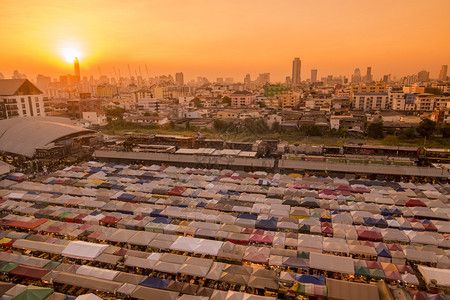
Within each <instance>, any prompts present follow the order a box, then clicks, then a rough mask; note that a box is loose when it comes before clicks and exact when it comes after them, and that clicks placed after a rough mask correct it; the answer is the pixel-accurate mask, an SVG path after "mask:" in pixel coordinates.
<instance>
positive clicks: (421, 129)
mask: <svg viewBox="0 0 450 300" xmlns="http://www.w3.org/2000/svg"><path fill="white" fill-rule="evenodd" d="M435 130H436V122H434V121H431V120H430V119H428V118H426V119H423V120H422V121H421V122H420V124H419V126H418V127H417V128H416V131H417V132H418V133H419V134H420V136H421V137H430V136H431V135H433V133H434V131H435Z"/></svg>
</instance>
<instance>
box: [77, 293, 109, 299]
mask: <svg viewBox="0 0 450 300" xmlns="http://www.w3.org/2000/svg"><path fill="white" fill-rule="evenodd" d="M75 300H102V298H100V297H99V296H97V295H95V294H92V293H89V294H84V295H81V296H78V297H76V298H75Z"/></svg>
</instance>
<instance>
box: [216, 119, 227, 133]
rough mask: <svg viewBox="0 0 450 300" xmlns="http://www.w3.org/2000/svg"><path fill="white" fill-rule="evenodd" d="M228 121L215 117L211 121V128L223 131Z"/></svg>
mask: <svg viewBox="0 0 450 300" xmlns="http://www.w3.org/2000/svg"><path fill="white" fill-rule="evenodd" d="M228 125H229V124H228V122H226V121H224V120H220V119H215V120H214V123H213V128H214V130H215V131H217V132H220V133H223V132H225V131H226V129H227V128H228Z"/></svg>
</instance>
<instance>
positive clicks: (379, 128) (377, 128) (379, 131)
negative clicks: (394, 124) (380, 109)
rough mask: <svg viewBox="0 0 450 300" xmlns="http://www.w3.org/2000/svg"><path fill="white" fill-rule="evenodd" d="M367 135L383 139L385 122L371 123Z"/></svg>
mask: <svg viewBox="0 0 450 300" xmlns="http://www.w3.org/2000/svg"><path fill="white" fill-rule="evenodd" d="M366 133H367V136H368V137H370V138H373V139H381V138H382V137H383V122H375V123H369V124H368V125H367V129H366Z"/></svg>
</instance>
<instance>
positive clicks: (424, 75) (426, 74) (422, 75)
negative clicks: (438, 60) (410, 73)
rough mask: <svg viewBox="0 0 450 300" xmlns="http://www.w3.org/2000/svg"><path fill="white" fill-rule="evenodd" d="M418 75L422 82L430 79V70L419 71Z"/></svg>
mask: <svg viewBox="0 0 450 300" xmlns="http://www.w3.org/2000/svg"><path fill="white" fill-rule="evenodd" d="M417 77H418V79H419V81H420V82H427V81H430V72H427V71H426V70H422V71H420V72H419V73H417Z"/></svg>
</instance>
